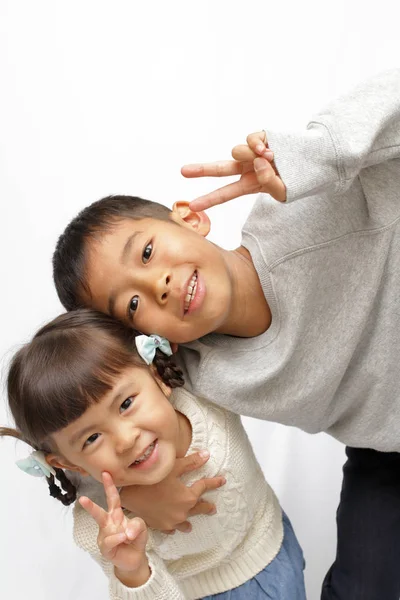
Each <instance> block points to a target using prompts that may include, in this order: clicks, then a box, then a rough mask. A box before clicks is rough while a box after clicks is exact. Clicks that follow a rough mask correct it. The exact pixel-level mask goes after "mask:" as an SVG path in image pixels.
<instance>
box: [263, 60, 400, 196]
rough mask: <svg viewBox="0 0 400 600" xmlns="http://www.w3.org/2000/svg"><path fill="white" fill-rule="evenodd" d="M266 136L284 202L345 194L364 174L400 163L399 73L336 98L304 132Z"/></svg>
mask: <svg viewBox="0 0 400 600" xmlns="http://www.w3.org/2000/svg"><path fill="white" fill-rule="evenodd" d="M267 136H268V143H269V146H270V148H271V149H272V150H273V151H274V154H275V162H276V165H277V168H278V170H279V174H280V176H281V178H282V180H283V182H284V183H285V185H286V188H287V200H288V201H291V200H295V199H297V198H301V197H305V196H312V195H315V194H321V193H342V192H344V191H345V190H346V189H348V188H349V187H350V185H351V184H352V182H353V181H354V179H355V178H356V177H357V176H358V175H359V173H360V171H361V170H362V169H365V168H367V167H370V166H373V165H377V164H380V163H383V162H386V161H389V160H391V159H396V158H399V157H400V69H395V70H392V71H387V72H385V73H382V74H380V75H379V76H376V77H374V78H372V79H370V80H369V81H367V82H365V83H363V84H362V85H359V86H358V87H357V88H356V89H354V90H353V91H352V92H351V93H349V94H347V95H346V96H343V97H341V98H339V99H338V100H337V101H335V102H334V103H332V104H331V105H330V106H328V107H327V108H326V109H325V110H323V111H321V112H320V113H319V114H318V115H317V116H316V117H315V118H314V119H313V120H312V121H311V122H310V123H309V124H308V127H307V129H306V130H305V131H299V132H296V133H288V134H285V133H277V132H274V131H270V130H268V129H267ZM397 168H398V167H397Z"/></svg>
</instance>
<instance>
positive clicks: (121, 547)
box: [79, 473, 150, 587]
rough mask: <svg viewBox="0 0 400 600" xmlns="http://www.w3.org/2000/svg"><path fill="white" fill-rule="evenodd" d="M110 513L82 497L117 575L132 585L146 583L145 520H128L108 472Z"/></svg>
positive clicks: (105, 484) (102, 547) (98, 539)
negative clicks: (96, 525) (97, 527)
mask: <svg viewBox="0 0 400 600" xmlns="http://www.w3.org/2000/svg"><path fill="white" fill-rule="evenodd" d="M103 485H104V490H105V493H106V498H107V506H108V512H106V511H105V510H103V509H102V508H101V507H100V506H98V505H97V504H95V503H94V502H92V501H91V500H90V499H89V498H86V497H85V496H82V497H81V498H80V499H79V503H80V504H81V506H82V508H84V509H85V510H86V512H88V513H89V514H90V515H91V516H92V517H93V519H94V520H95V521H96V523H97V524H98V526H99V535H98V537H97V544H98V546H99V550H100V552H101V554H102V556H104V558H106V559H107V560H109V561H110V562H112V563H113V565H114V566H115V569H116V575H117V577H118V578H119V579H120V580H121V581H122V582H123V583H126V585H129V586H130V587H138V586H140V585H143V584H144V583H145V582H146V581H147V579H148V578H149V577H150V569H149V564H148V560H147V556H146V553H145V548H146V543H147V538H148V533H147V527H146V524H145V522H144V521H143V520H142V519H139V518H135V519H128V518H127V517H126V516H125V515H124V512H123V510H122V508H121V501H120V497H119V493H118V490H117V488H116V487H115V485H114V482H113V480H112V477H111V475H110V474H109V473H103Z"/></svg>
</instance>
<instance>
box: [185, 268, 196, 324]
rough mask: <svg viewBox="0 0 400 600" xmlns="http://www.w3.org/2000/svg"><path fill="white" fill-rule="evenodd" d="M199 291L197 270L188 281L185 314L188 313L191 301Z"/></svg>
mask: <svg viewBox="0 0 400 600" xmlns="http://www.w3.org/2000/svg"><path fill="white" fill-rule="evenodd" d="M196 291H197V271H195V272H194V273H193V275H192V277H191V279H190V281H189V283H188V286H187V289H186V295H185V301H184V305H183V310H184V314H186V313H187V312H188V310H189V307H190V303H191V302H192V300H193V298H194V297H195V295H196Z"/></svg>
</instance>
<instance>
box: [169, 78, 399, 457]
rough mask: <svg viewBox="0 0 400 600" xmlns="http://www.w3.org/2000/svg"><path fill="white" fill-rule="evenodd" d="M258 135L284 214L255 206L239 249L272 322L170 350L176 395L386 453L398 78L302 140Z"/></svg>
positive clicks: (346, 100)
mask: <svg viewBox="0 0 400 600" xmlns="http://www.w3.org/2000/svg"><path fill="white" fill-rule="evenodd" d="M267 135H268V141H269V145H270V147H271V149H272V150H273V151H274V153H275V160H276V164H277V167H278V170H279V173H280V175H281V177H282V180H283V181H284V183H285V184H286V186H287V192H288V202H287V203H286V204H280V203H278V202H275V201H274V200H272V199H271V198H269V197H268V196H266V195H261V196H260V197H259V198H258V200H257V201H256V203H255V206H254V208H253V210H252V212H251V214H250V216H249V219H248V220H247V222H246V224H245V226H244V228H243V239H242V244H243V246H245V247H246V248H247V249H248V250H249V252H250V253H251V256H252V259H253V262H254V266H255V268H256V270H257V273H258V275H259V278H260V281H261V284H262V287H263V290H264V294H265V297H266V299H267V302H268V304H269V306H270V308H271V312H272V323H271V326H270V328H269V329H268V330H267V331H266V332H265V333H264V334H262V335H260V336H258V337H255V338H235V337H229V336H223V335H217V334H211V335H208V336H206V337H204V338H202V339H201V340H198V341H196V342H193V343H191V344H187V345H186V346H185V347H184V348H181V353H182V357H183V361H184V366H185V370H186V377H187V381H188V386H189V387H190V388H191V389H192V390H193V391H194V393H195V394H197V395H199V396H203V397H205V398H208V399H209V400H211V401H212V402H214V403H217V404H220V405H222V406H224V407H226V408H228V409H230V410H232V411H234V412H237V413H240V414H244V415H250V416H252V417H257V418H260V419H267V420H269V421H276V422H278V423H283V424H286V425H292V426H296V427H299V428H301V429H303V430H304V431H307V432H309V433H317V432H319V431H326V432H327V433H329V434H330V435H332V436H334V437H335V438H337V439H338V440H340V441H341V442H343V443H345V444H347V445H351V446H358V447H368V448H374V449H376V450H382V451H400V224H399V220H400V70H395V71H391V72H387V73H384V74H382V75H380V76H378V77H376V78H375V79H373V80H371V81H369V82H367V83H365V84H363V85H362V86H360V87H358V88H357V89H356V90H354V92H353V93H351V94H350V95H347V96H346V97H343V98H341V99H339V100H338V101H336V102H335V103H334V104H332V105H331V106H329V107H328V108H326V109H325V110H323V111H322V112H321V113H320V114H319V115H318V116H317V117H316V118H315V119H314V120H313V121H311V123H310V124H309V125H308V127H307V129H306V130H305V131H300V132H298V133H288V134H282V133H275V132H272V131H268V130H267ZM243 201H244V202H245V201H246V200H245V199H243Z"/></svg>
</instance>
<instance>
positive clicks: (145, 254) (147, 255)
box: [142, 244, 153, 264]
mask: <svg viewBox="0 0 400 600" xmlns="http://www.w3.org/2000/svg"><path fill="white" fill-rule="evenodd" d="M152 252H153V245H152V244H147V246H146V247H145V249H144V250H143V254H142V261H143V262H144V264H146V263H147V262H148V261H149V260H150V256H151V253H152Z"/></svg>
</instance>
